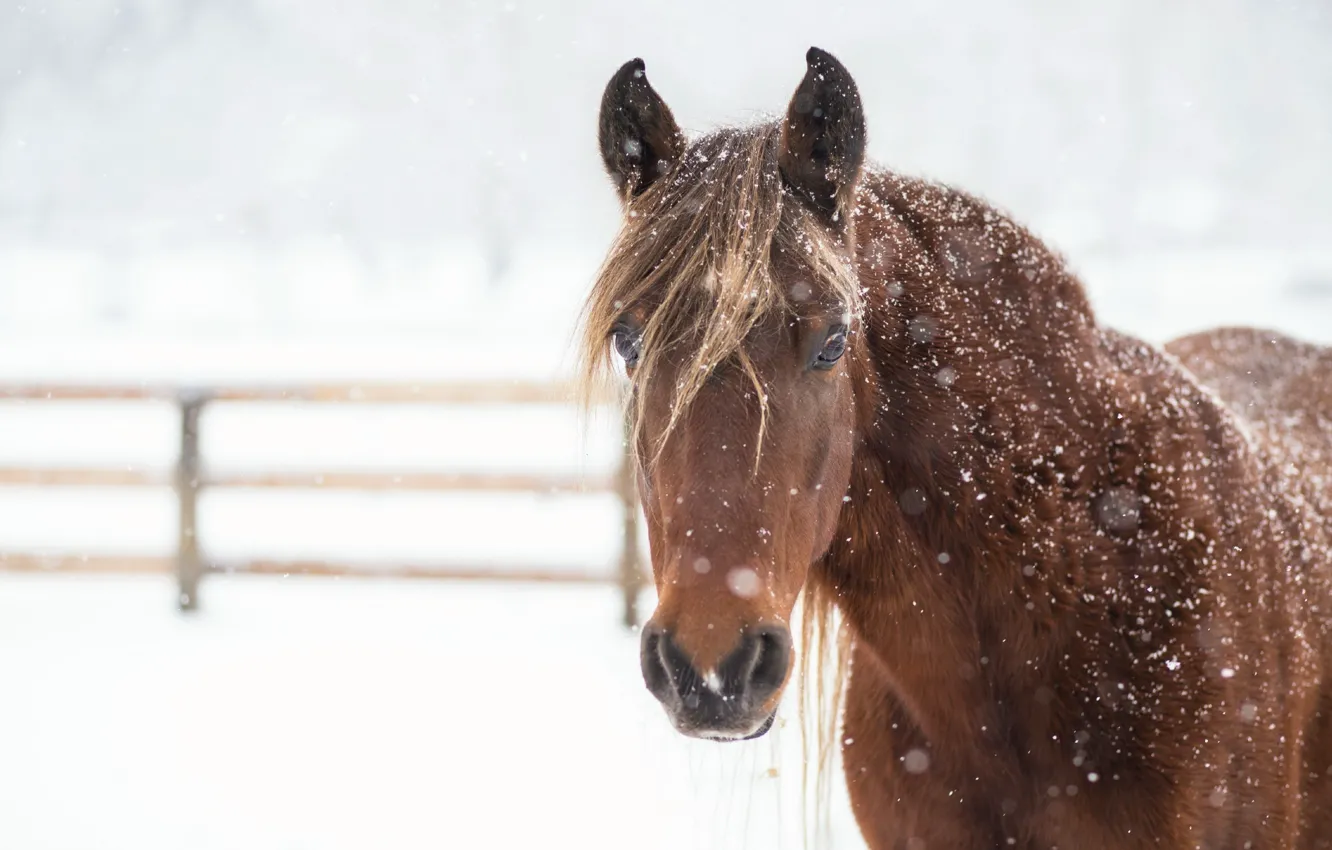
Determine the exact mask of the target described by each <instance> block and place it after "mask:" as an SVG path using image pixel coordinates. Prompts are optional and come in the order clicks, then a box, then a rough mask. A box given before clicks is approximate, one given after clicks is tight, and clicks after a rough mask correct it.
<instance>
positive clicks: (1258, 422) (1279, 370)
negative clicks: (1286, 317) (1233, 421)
mask: <svg viewBox="0 0 1332 850" xmlns="http://www.w3.org/2000/svg"><path fill="white" fill-rule="evenodd" d="M1165 348H1166V351H1168V352H1169V353H1170V354H1172V355H1174V356H1175V357H1176V358H1178V359H1179V361H1180V363H1181V364H1182V365H1183V366H1184V367H1185V368H1186V369H1188V370H1189V371H1190V372H1192V373H1193V375H1194V377H1196V378H1197V380H1198V382H1199V383H1201V384H1202V385H1203V386H1204V387H1206V388H1207V389H1209V390H1211V391H1212V392H1213V393H1214V394H1215V395H1216V396H1217V398H1218V399H1219V400H1220V401H1221V403H1222V404H1224V405H1225V406H1226V407H1227V408H1229V409H1230V410H1231V411H1232V412H1233V413H1234V414H1235V415H1236V417H1238V418H1239V419H1240V420H1241V422H1242V423H1243V424H1244V425H1245V426H1246V430H1247V432H1248V433H1249V435H1250V436H1251V437H1252V439H1253V440H1254V442H1256V443H1257V446H1258V448H1259V451H1260V452H1261V453H1262V454H1264V455H1265V456H1266V457H1267V458H1268V459H1269V461H1270V474H1271V475H1272V476H1274V477H1275V478H1276V479H1278V482H1277V483H1278V492H1282V493H1284V494H1285V495H1286V497H1287V498H1288V499H1294V500H1295V501H1298V502H1302V503H1303V506H1304V507H1305V509H1306V510H1305V511H1302V513H1305V520H1306V522H1305V526H1306V527H1305V533H1304V536H1305V537H1306V539H1307V540H1308V544H1309V545H1310V546H1318V544H1319V543H1322V544H1323V545H1324V546H1328V545H1332V348H1326V347H1322V346H1317V345H1310V344H1308V343H1304V342H1300V341H1298V340H1294V339H1291V338H1290V337H1287V336H1284V335H1282V334H1279V333H1276V332H1274V331H1266V330H1258V329H1253V328H1221V329H1218V330H1212V331H1204V332H1202V333H1198V334H1193V335H1192V336H1186V337H1182V338H1180V339H1177V340H1174V341H1173V342H1170V343H1168V344H1167V345H1166V346H1165ZM1310 508H1311V509H1312V513H1313V514H1315V516H1312V517H1311V516H1308V513H1309V510H1308V509H1310ZM1310 538H1311V539H1310ZM1324 558H1325V559H1326V560H1327V561H1328V562H1329V563H1328V568H1329V569H1332V552H1328V551H1326V550H1325V551H1324Z"/></svg>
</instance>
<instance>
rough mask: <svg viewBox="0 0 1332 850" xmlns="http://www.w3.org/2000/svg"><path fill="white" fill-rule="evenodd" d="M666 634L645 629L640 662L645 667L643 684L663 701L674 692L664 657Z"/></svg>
mask: <svg viewBox="0 0 1332 850" xmlns="http://www.w3.org/2000/svg"><path fill="white" fill-rule="evenodd" d="M664 635H665V633H664V632H663V631H662V630H661V629H660V628H655V627H651V626H649V627H647V628H644V629H643V642H642V644H641V645H640V653H639V660H640V662H641V664H642V666H643V683H644V684H646V685H647V689H648V690H649V691H650V692H652V694H653V695H654V696H656V697H657V698H658V699H661V698H662V697H663V696H664V695H665V694H666V693H667V691H670V690H673V689H674V686H673V685H672V684H671V675H670V673H669V672H668V671H667V669H666V662H665V659H664V658H663V657H662V645H661V644H662V638H663V637H664Z"/></svg>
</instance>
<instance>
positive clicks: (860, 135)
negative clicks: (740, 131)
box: [777, 47, 865, 217]
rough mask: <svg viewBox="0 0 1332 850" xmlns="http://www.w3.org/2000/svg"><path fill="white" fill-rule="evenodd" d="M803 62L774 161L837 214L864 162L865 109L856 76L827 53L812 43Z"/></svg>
mask: <svg viewBox="0 0 1332 850" xmlns="http://www.w3.org/2000/svg"><path fill="white" fill-rule="evenodd" d="M805 62H806V63H807V64H808V65H809V69H808V70H807V71H806V72H805V78H804V79H803V80H801V81H800V85H799V87H797V88H796V90H795V95H794V96H793V97H792V98H791V105H790V107H788V109H787V111H786V124H785V125H784V126H783V127H782V147H781V152H780V153H779V154H778V159H777V163H778V166H779V167H780V168H781V172H782V177H783V178H785V180H786V182H787V184H788V185H789V186H791V187H792V188H793V189H795V190H796V191H797V192H799V193H800V194H801V195H803V196H804V197H805V198H807V199H808V200H810V201H811V202H813V204H814V206H816V207H818V208H819V209H820V210H821V211H823V212H825V213H829V214H832V215H833V216H834V217H835V216H836V215H837V213H838V211H839V210H840V209H842V208H843V207H844V205H845V204H846V203H847V202H848V201H849V200H850V198H851V193H852V192H853V191H855V185H856V179H857V178H858V177H859V176H860V168H861V166H862V165H863V164H864V162H865V110H864V108H863V107H862V106H861V104H860V92H859V91H858V90H857V89H856V82H855V80H853V79H851V74H850V73H849V72H848V71H847V70H846V68H845V66H843V65H842V63H841V62H838V61H837V59H836V58H835V57H833V55H832V54H831V53H827V52H826V51H823V50H820V49H819V48H817V47H811V48H810V49H809V52H808V53H806V54H805Z"/></svg>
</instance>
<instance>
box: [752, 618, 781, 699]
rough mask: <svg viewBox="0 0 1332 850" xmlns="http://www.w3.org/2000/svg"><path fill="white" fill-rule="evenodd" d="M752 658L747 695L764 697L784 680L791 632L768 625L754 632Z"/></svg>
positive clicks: (771, 692) (770, 693)
mask: <svg viewBox="0 0 1332 850" xmlns="http://www.w3.org/2000/svg"><path fill="white" fill-rule="evenodd" d="M751 640H753V642H754V650H753V651H754V653H755V654H754V660H753V666H752V667H751V668H750V673H749V688H748V690H749V696H750V697H751V698H752V699H760V700H762V699H766V698H767V697H769V696H771V695H772V694H773V692H775V691H776V690H777V689H778V688H780V687H781V686H782V684H783V683H784V682H785V681H786V672H787V668H788V667H789V666H790V663H791V633H790V632H789V631H787V630H786V629H784V628H780V627H775V626H768V627H764V628H762V629H759V630H758V631H757V632H755V633H754V635H753V636H752V638H751Z"/></svg>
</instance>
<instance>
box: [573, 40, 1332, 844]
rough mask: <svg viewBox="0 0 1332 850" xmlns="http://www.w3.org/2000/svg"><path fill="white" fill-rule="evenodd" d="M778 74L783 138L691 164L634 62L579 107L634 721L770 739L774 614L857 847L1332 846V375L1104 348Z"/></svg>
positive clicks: (1217, 345)
mask: <svg viewBox="0 0 1332 850" xmlns="http://www.w3.org/2000/svg"><path fill="white" fill-rule="evenodd" d="M806 59H807V62H808V71H807V73H806V74H805V77H804V79H803V81H802V82H801V83H800V85H799V87H798V88H797V89H796V91H795V95H794V97H793V99H792V100H791V103H790V106H789V109H788V111H787V114H786V116H785V117H784V118H783V119H781V120H779V121H775V122H772V123H766V124H758V125H756V126H751V127H743V128H729V129H723V130H720V131H717V132H714V133H712V134H710V135H707V136H704V137H702V138H700V139H697V140H694V141H686V139H685V137H684V135H683V134H682V133H681V131H680V130H679V128H678V127H677V125H676V123H675V121H674V119H673V118H672V116H671V112H670V110H669V109H668V108H667V107H666V105H665V104H664V103H663V102H662V100H661V98H660V97H659V96H658V95H657V94H656V92H655V91H653V89H652V88H651V86H649V84H648V82H647V79H646V77H645V75H644V66H643V63H642V62H641V61H640V60H634V61H632V62H630V63H628V64H626V65H625V66H624V67H623V68H621V69H620V71H619V72H618V73H617V74H616V75H615V76H614V77H613V78H612V79H611V81H610V83H609V85H608V86H607V88H606V92H605V96H604V99H603V100H602V105H601V118H600V144H601V153H602V157H603V159H604V161H605V165H606V168H607V170H608V171H609V172H610V175H611V177H612V179H613V181H614V183H615V185H616V187H617V189H618V190H619V193H620V196H621V199H622V201H623V205H624V213H625V215H624V221H623V226H622V229H621V232H620V235H619V237H618V239H617V241H616V242H615V244H614V246H613V247H612V249H611V251H610V255H609V257H608V258H607V260H606V263H605V265H604V267H603V269H602V271H601V272H600V274H599V276H598V279H597V281H596V283H595V286H594V289H593V291H592V294H591V296H590V299H589V302H588V306H587V310H586V337H585V343H584V344H585V354H586V358H587V368H588V376H589V378H595V377H596V376H597V375H598V374H600V373H604V369H605V368H606V366H607V364H608V363H609V362H610V356H611V352H612V351H614V352H618V354H619V355H620V356H622V357H623V358H624V361H625V365H626V367H627V369H628V372H629V375H630V377H631V381H632V386H633V400H632V402H631V410H630V414H631V416H632V417H633V419H634V423H635V435H636V436H635V443H636V447H637V450H638V453H639V476H638V477H639V486H640V492H641V494H642V498H643V505H644V509H645V513H646V517H647V524H648V531H649V537H650V541H651V552H652V568H653V573H654V576H655V581H656V587H657V592H658V596H659V604H658V607H657V610H656V612H655V614H654V615H653V617H652V619H651V621H650V623H649V624H648V626H647V627H646V628H645V629H644V631H643V636H642V667H643V676H644V678H645V680H646V683H647V686H648V688H649V689H650V690H651V691H652V693H653V694H654V695H656V697H657V698H658V699H659V700H660V701H661V703H662V705H663V706H664V707H665V709H666V714H667V715H668V716H669V718H670V719H671V721H672V722H673V723H674V725H675V726H676V727H677V728H678V729H679V730H680V731H681V732H684V733H685V734H688V735H693V736H698V737H705V738H714V739H719V740H732V739H737V738H746V737H754V736H757V735H761V734H763V732H764V731H766V729H767V728H768V726H769V725H770V724H771V719H772V717H773V713H774V710H775V708H776V704H777V701H778V699H779V698H780V695H781V693H782V691H783V690H784V688H785V685H786V683H787V680H788V678H789V677H790V676H791V670H792V666H793V665H792V657H793V649H792V646H793V641H792V638H791V632H790V629H789V625H788V623H789V620H790V619H791V616H792V611H793V610H794V605H795V603H796V601H797V597H798V596H799V595H800V594H801V592H802V591H804V593H805V594H806V600H807V604H806V608H807V609H818V608H820V605H821V604H822V605H827V604H832V605H835V606H836V609H837V611H838V613H839V616H840V617H841V619H842V621H843V622H844V623H845V624H846V628H847V629H848V630H849V633H850V640H851V649H850V657H849V658H848V659H847V660H846V664H848V665H849V667H844V668H843V672H848V673H849V676H850V678H849V681H848V683H847V690H846V695H845V704H844V709H843V715H842V731H841V735H842V738H841V743H842V753H843V762H844V766H845V771H846V780H847V783H848V786H849V791H850V798H851V803H852V808H853V810H854V812H855V814H856V817H857V820H858V822H859V824H860V827H861V831H862V832H863V834H864V836H865V840H866V841H867V843H868V844H869V845H870V846H871V847H873V848H876V850H887V848H896V850H905V848H910V850H922V848H927V850H935V848H948V850H972V848H976V850H979V848H987V850H988V848H1007V847H1019V848H1033V850H1034V848H1041V850H1049V849H1050V848H1060V850H1110V848H1114V850H1123V848H1205V850H1232V849H1233V850H1241V848H1290V849H1291V850H1295V848H1300V850H1312V848H1326V847H1332V677H1330V676H1329V673H1330V672H1332V666H1330V665H1332V635H1329V630H1328V628H1327V623H1328V621H1329V617H1330V616H1332V610H1329V571H1330V570H1332V528H1330V526H1332V352H1329V351H1328V350H1324V349H1318V348H1315V347H1312V346H1306V345H1301V344H1299V343H1296V342H1293V341H1291V340H1289V339H1286V338H1284V337H1281V336H1280V335H1278V334H1273V333H1263V332H1258V331H1247V330H1230V331H1218V332H1215V333H1208V334H1203V335H1200V336H1195V337H1190V338H1188V339H1184V340H1180V341H1178V342H1176V343H1173V344H1172V345H1171V346H1168V347H1167V352H1168V353H1163V352H1162V351H1160V350H1157V349H1155V348H1153V347H1151V346H1149V345H1146V344H1144V343H1141V342H1138V341H1136V340H1134V339H1131V338H1129V337H1126V336H1124V335H1122V334H1119V333H1116V332H1114V331H1112V330H1109V329H1107V328H1104V327H1101V326H1099V325H1098V324H1097V323H1096V321H1095V319H1094V317H1093V315H1092V312H1091V309H1090V307H1089V305H1088V302H1087V298H1086V295H1085V294H1084V292H1083V289H1082V287H1081V285H1080V284H1079V282H1078V281H1077V280H1076V278H1075V277H1074V276H1073V274H1072V273H1070V272H1069V271H1068V269H1067V267H1066V266H1065V264H1064V262H1063V261H1062V260H1061V259H1060V258H1059V257H1058V256H1057V255H1056V254H1055V253H1054V252H1052V251H1051V250H1050V249H1049V248H1047V247H1046V246H1045V245H1043V244H1042V243H1041V242H1040V241H1038V240H1037V239H1036V238H1035V237H1034V236H1032V235H1031V234H1030V233H1028V232H1027V231H1026V230H1024V229H1023V228H1022V227H1021V226H1019V225H1018V224H1016V223H1014V222H1013V221H1012V220H1011V219H1010V218H1008V217H1007V216H1005V215H1004V214H1003V213H1001V212H999V211H998V210H996V209H995V208H994V207H992V206H990V205H988V204H986V203H985V202H983V201H980V200H977V199H976V198H973V197H971V196H968V195H966V194H963V193H961V192H957V191H954V190H952V189H948V188H945V187H942V186H938V185H933V184H930V183H925V182H922V181H919V180H914V179H910V178H906V177H902V176H899V175H896V174H893V173H891V172H887V171H882V170H878V169H874V168H870V167H867V166H866V165H865V164H864V151H865V143H866V142H865V138H866V137H865V125H864V117H863V112H862V108H861V102H860V97H859V94H858V92H857V89H856V85H855V83H854V82H853V81H852V79H851V76H850V75H849V74H848V73H847V71H846V69H845V68H844V67H843V66H842V65H841V64H840V63H839V62H838V61H837V60H836V59H834V58H833V57H832V56H830V55H829V54H827V53H825V52H823V51H821V50H818V49H811V50H810V51H809V53H808V55H807V57H806ZM820 600H823V602H822V603H820Z"/></svg>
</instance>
